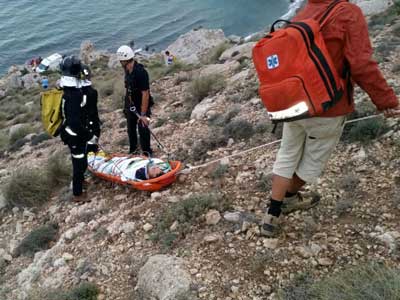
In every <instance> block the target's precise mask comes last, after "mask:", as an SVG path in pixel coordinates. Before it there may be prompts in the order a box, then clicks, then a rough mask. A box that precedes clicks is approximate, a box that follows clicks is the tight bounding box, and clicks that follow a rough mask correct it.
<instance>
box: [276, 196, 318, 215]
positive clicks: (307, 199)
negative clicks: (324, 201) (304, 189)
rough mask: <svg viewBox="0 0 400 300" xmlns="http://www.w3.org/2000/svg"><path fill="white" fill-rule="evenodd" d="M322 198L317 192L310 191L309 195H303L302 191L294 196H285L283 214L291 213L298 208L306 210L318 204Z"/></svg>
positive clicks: (282, 207)
mask: <svg viewBox="0 0 400 300" xmlns="http://www.w3.org/2000/svg"><path fill="white" fill-rule="evenodd" d="M320 200H321V196H320V195H318V194H317V193H310V194H309V195H306V196H303V195H302V194H301V193H297V194H296V195H294V196H292V197H285V199H283V203H282V206H281V209H282V213H283V214H285V215H286V214H289V213H291V212H294V211H296V210H306V209H310V208H312V207H314V206H316V205H317V204H318V203H319V202H320Z"/></svg>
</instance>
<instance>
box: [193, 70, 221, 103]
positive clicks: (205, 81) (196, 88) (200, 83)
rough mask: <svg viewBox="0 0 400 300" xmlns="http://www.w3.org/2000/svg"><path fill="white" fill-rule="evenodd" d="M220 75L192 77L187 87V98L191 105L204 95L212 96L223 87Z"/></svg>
mask: <svg viewBox="0 0 400 300" xmlns="http://www.w3.org/2000/svg"><path fill="white" fill-rule="evenodd" d="M225 84H226V83H225V79H224V78H223V76H220V75H208V76H201V77H198V78H196V79H194V80H193V81H192V82H191V83H190V86H189V88H188V94H189V100H190V102H191V103H192V105H193V107H194V106H195V105H196V104H198V103H199V102H201V100H203V99H204V98H206V97H209V96H213V95H215V94H216V93H218V92H219V91H221V90H222V89H223V88H224V87H225Z"/></svg>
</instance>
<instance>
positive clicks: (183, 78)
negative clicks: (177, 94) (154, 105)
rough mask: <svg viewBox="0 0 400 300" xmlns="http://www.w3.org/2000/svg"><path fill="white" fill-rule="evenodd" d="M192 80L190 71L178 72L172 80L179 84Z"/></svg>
mask: <svg viewBox="0 0 400 300" xmlns="http://www.w3.org/2000/svg"><path fill="white" fill-rule="evenodd" d="M190 80H192V74H191V73H190V72H185V73H180V74H178V76H176V78H175V80H174V84H175V85H180V84H181V83H182V82H186V81H190Z"/></svg>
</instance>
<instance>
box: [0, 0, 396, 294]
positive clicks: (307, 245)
mask: <svg viewBox="0 0 400 300" xmlns="http://www.w3.org/2000/svg"><path fill="white" fill-rule="evenodd" d="M385 3H386V2H385ZM379 4H381V3H380V2H379ZM369 22H370V33H371V37H372V40H373V45H374V48H375V53H376V58H377V60H378V62H379V64H380V67H381V68H382V70H383V72H384V74H385V77H386V78H387V79H388V81H389V83H390V84H391V85H392V86H393V87H394V88H395V90H396V92H397V93H398V92H399V90H400V80H399V70H400V67H399V66H400V56H399V51H398V50H399V47H400V43H399V41H400V30H399V28H400V18H399V17H398V15H397V13H396V11H395V10H394V8H393V7H392V8H390V9H389V10H386V11H384V12H383V13H381V14H379V15H374V16H373V17H372V18H371V19H370V20H369ZM204 39H205V40H207V41H208V42H209V43H205V42H204V41H205V40H204ZM188 41H191V42H192V43H194V44H193V45H192V44H187V43H188ZM196 41H203V42H204V43H203V42H202V43H201V44H202V45H199V44H198V43H197V42H196ZM182 45H185V46H184V48H185V49H188V48H190V49H191V50H190V51H186V50H185V49H181V48H180V47H182ZM207 45H208V46H207ZM252 46H253V44H252V43H243V41H242V40H241V39H238V40H236V39H234V38H230V39H227V38H225V36H224V34H223V33H222V32H221V31H209V30H198V31H192V32H190V33H189V34H188V35H185V36H183V37H181V38H180V40H178V41H177V42H176V43H174V44H173V45H171V47H170V48H169V49H170V50H174V54H176V55H177V57H178V58H180V56H182V59H181V61H178V62H177V63H176V64H175V65H174V66H173V67H171V68H167V67H165V66H164V65H163V62H162V58H161V57H159V56H154V57H151V58H146V59H144V58H143V59H142V60H141V61H142V62H143V63H144V64H145V65H146V67H147V68H148V70H149V72H150V74H151V77H152V78H153V83H152V86H151V89H152V92H153V95H154V98H155V102H156V104H155V107H154V116H153V119H152V125H151V127H152V130H153V131H154V133H155V134H156V135H157V137H159V139H160V140H161V141H162V143H163V144H164V145H165V148H166V149H167V151H168V152H169V153H170V154H171V157H172V158H176V159H179V160H181V161H183V162H184V163H186V164H187V165H191V166H197V165H200V164H202V163H204V162H208V161H211V160H213V159H215V158H223V157H225V156H228V155H232V154H238V153H239V152H241V151H244V150H246V149H249V148H251V147H256V146H259V145H262V144H265V143H268V142H272V141H275V140H276V139H277V138H279V130H278V133H276V134H275V135H274V134H271V133H270V132H271V129H272V126H271V124H270V123H269V121H268V119H267V114H266V111H265V109H264V108H263V106H262V104H261V101H260V99H259V98H258V94H257V87H258V82H257V78H256V75H255V71H254V67H253V65H252V61H251V49H252ZM82 49H83V50H84V51H83V52H84V53H83V54H82V57H84V58H85V59H87V60H88V62H91V67H92V70H93V74H94V79H93V81H94V86H95V87H96V88H97V89H98V90H99V93H100V101H99V107H100V117H101V119H102V121H103V126H102V136H101V139H100V143H101V145H102V147H103V148H104V149H106V150H107V151H109V152H117V151H119V152H121V151H122V152H124V151H127V150H128V148H127V134H126V132H125V130H126V129H125V126H126V122H125V120H124V117H123V113H122V110H121V109H120V107H121V96H122V95H123V86H122V74H121V71H120V70H119V69H118V68H116V69H115V68H109V67H108V66H107V65H110V66H111V65H112V64H110V61H109V60H110V59H111V60H112V58H110V57H109V56H108V55H107V54H104V53H97V54H93V51H95V50H94V49H93V48H92V46H90V44H88V43H85V45H84V46H82ZM86 50H89V52H90V53H85V51H86ZM91 53H92V54H91ZM184 57H187V58H188V59H187V60H186V59H184ZM192 58H193V59H194V58H195V60H192ZM189 62H190V63H195V64H189ZM198 62H200V64H198ZM24 72H25V71H24V69H23V68H13V69H12V70H10V72H9V74H8V75H7V76H6V77H5V78H4V79H2V81H1V85H0V86H2V87H3V89H2V90H3V92H2V94H1V93H0V105H1V107H2V111H1V112H0V126H1V131H0V148H1V149H2V152H1V156H0V182H1V185H2V194H1V195H0V220H1V221H0V283H1V284H0V299H9V300H14V299H15V300H16V299H18V300H20V299H64V298H65V297H67V296H65V295H66V293H68V290H69V289H71V287H79V288H81V293H80V295H81V296H80V297H81V298H76V299H95V298H90V297H91V296H87V295H89V292H91V293H93V295H94V294H98V296H97V299H113V300H117V299H119V300H128V299H129V300H131V299H140V300H142V299H160V300H173V299H175V300H178V299H181V300H182V299H207V300H208V299H210V300H212V299H214V300H222V299H223V300H228V299H242V300H257V299H259V300H261V299H277V296H278V294H279V293H281V292H282V290H284V291H288V290H289V291H292V290H294V288H292V287H293V286H294V285H293V282H294V280H295V279H296V278H298V277H299V275H301V274H306V273H307V274H309V275H310V276H311V278H312V279H313V280H315V281H319V280H320V279H323V278H325V277H327V276H328V275H331V274H332V273H337V272H340V271H341V270H343V269H346V268H347V267H349V266H351V265H363V264H366V263H368V262H370V261H378V262H383V263H385V264H386V265H387V266H389V267H395V268H397V267H398V262H399V256H398V245H399V244H398V243H399V239H400V228H399V224H398V218H399V217H400V198H399V192H400V171H399V170H400V156H399V153H400V132H399V129H400V122H399V121H398V120H384V119H383V118H376V119H372V120H369V121H364V122H361V123H357V124H356V125H354V124H353V125H349V127H347V128H346V130H345V134H344V136H343V140H342V141H341V143H340V144H339V146H338V147H337V149H336V150H335V153H334V155H333V157H332V159H331V160H330V162H329V165H328V166H327V170H326V172H325V174H324V175H323V177H322V178H321V179H320V180H319V182H318V183H317V184H315V185H308V186H307V187H306V189H307V191H312V192H316V193H318V194H319V195H320V196H321V198H322V201H321V204H320V205H319V206H318V207H316V208H314V209H312V210H309V211H306V212H300V213H294V214H291V215H289V216H288V217H287V219H286V223H285V227H284V232H285V233H284V234H283V235H282V236H280V237H279V238H276V239H266V238H263V237H261V236H260V235H259V229H258V223H259V220H260V218H261V216H262V215H263V212H264V208H265V205H266V200H267V199H268V195H269V191H270V171H271V168H272V164H273V161H274V157H275V154H276V150H277V145H272V146H271V147H264V148H258V149H255V150H254V151H252V152H249V153H246V154H245V155H238V156H236V157H234V158H231V159H222V160H221V161H219V162H216V163H213V164H210V165H207V166H205V167H203V168H198V169H193V170H192V171H191V172H184V173H182V174H180V176H179V178H178V180H177V182H176V183H175V184H173V185H172V186H171V187H169V188H168V189H165V190H163V191H160V192H154V193H151V194H150V193H146V192H139V191H135V190H132V189H130V188H127V187H122V186H117V185H113V184H111V183H108V182H104V181H101V180H99V179H96V178H89V179H88V181H89V187H88V192H89V194H90V197H91V199H92V201H91V203H88V204H85V205H81V206H76V205H75V204H72V203H71V202H70V201H69V200H70V197H71V192H70V190H69V177H68V174H69V173H68V168H69V167H70V166H68V164H66V163H67V162H68V161H69V160H68V159H69V158H68V156H67V152H66V149H65V146H64V145H62V143H61V142H60V140H59V139H49V137H47V136H46V135H45V134H43V133H42V132H41V127H40V122H39V115H38V110H39V103H38V97H39V89H38V87H35V84H36V83H35V80H36V79H35V78H33V77H34V74H30V73H28V74H25V75H23V73H24ZM27 75H29V76H30V77H32V80H30V79H29V80H27V79H22V78H23V76H27ZM48 76H49V77H50V81H52V82H53V84H54V81H55V79H56V77H57V74H48ZM30 77H29V78H30ZM20 80H22V81H23V82H24V85H23V87H24V88H22V85H21V84H20ZM26 82H32V87H31V86H30V88H29V89H27V88H28V86H27V85H26ZM356 103H357V112H356V113H355V114H354V115H353V116H351V118H356V117H362V116H366V115H372V114H375V113H376V112H375V111H374V108H373V107H372V106H371V105H370V100H369V99H368V96H367V95H366V94H365V93H363V92H362V91H361V90H359V89H357V91H356ZM153 145H154V148H155V149H156V155H157V156H160V157H165V154H164V153H163V152H162V151H161V150H160V149H157V148H156V144H155V142H153ZM54 154H56V155H54ZM65 168H67V172H65V171H64V170H65ZM43 171H46V172H45V174H44V173H43ZM49 187H50V188H49ZM83 283H91V284H93V285H90V286H87V285H86V286H82V284H83ZM84 288H85V293H86V296H82V295H83V292H82V290H83V289H84ZM69 293H70V295H71V293H75V294H74V295H77V294H79V290H78V291H77V290H74V291H73V292H69ZM57 295H58V296H57ZM280 295H282V293H281V294H280ZM284 295H288V294H287V293H286V294H284ZM52 297H53V298H52ZM62 297H64V298H62ZM76 297H78V296H76ZM85 297H86V298H85ZM65 299H69V298H65ZM73 299H75V298H73ZM283 299H308V298H290V297H289V296H287V297H286V298H283ZM382 299H383V298H382Z"/></svg>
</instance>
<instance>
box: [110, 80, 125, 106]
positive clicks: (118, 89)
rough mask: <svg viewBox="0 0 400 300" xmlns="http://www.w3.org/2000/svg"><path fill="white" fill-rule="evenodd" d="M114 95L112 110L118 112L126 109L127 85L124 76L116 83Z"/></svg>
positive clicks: (112, 97)
mask: <svg viewBox="0 0 400 300" xmlns="http://www.w3.org/2000/svg"><path fill="white" fill-rule="evenodd" d="M113 91H114V92H113V94H112V96H111V100H112V104H111V109H113V110H117V109H122V108H124V103H125V94H126V89H125V83H124V79H123V78H122V76H118V77H117V78H116V79H115V81H114V86H113Z"/></svg>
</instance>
